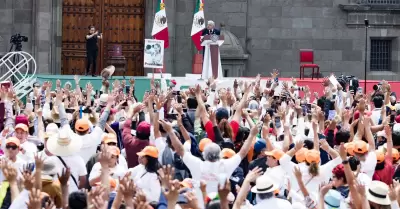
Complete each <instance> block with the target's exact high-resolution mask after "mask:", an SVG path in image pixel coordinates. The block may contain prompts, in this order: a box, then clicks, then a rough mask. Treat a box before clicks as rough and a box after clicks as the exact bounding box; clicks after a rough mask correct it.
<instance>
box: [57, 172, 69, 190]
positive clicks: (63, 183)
mask: <svg viewBox="0 0 400 209" xmlns="http://www.w3.org/2000/svg"><path fill="white" fill-rule="evenodd" d="M57 176H58V181H59V182H60V184H61V186H68V181H69V177H70V176H71V169H70V168H66V169H65V168H63V170H62V173H61V176H60V175H59V174H57Z"/></svg>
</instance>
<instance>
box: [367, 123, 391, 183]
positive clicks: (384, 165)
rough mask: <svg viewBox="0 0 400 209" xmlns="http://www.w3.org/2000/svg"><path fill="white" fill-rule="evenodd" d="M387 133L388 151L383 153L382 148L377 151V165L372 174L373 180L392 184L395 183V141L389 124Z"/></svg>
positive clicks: (386, 127)
mask: <svg viewBox="0 0 400 209" xmlns="http://www.w3.org/2000/svg"><path fill="white" fill-rule="evenodd" d="M385 134H386V140H387V142H386V144H387V149H386V150H387V153H386V155H385V153H383V151H382V150H377V151H375V154H376V160H377V163H376V166H375V173H374V175H373V176H372V180H378V181H382V182H384V183H386V184H387V185H390V184H392V183H393V175H394V168H393V154H392V153H393V141H392V130H391V128H390V127H389V126H385Z"/></svg>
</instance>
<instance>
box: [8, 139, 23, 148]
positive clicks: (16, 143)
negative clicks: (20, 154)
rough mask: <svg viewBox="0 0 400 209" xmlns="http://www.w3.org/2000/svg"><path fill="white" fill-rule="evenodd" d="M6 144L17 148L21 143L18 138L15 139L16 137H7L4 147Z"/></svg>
mask: <svg viewBox="0 0 400 209" xmlns="http://www.w3.org/2000/svg"><path fill="white" fill-rule="evenodd" d="M7 144H15V145H17V146H18V147H19V146H20V145H21V142H20V141H19V139H18V138H16V137H9V138H8V139H7V140H6V145H7Z"/></svg>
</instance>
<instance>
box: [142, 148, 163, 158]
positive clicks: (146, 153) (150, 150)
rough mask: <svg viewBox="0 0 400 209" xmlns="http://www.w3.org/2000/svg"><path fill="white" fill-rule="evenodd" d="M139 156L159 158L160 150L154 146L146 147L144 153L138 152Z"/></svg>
mask: <svg viewBox="0 0 400 209" xmlns="http://www.w3.org/2000/svg"><path fill="white" fill-rule="evenodd" d="M137 155H139V156H150V157H154V158H158V149H157V148H156V147H154V146H146V147H145V148H144V149H143V150H142V151H140V152H138V153H137Z"/></svg>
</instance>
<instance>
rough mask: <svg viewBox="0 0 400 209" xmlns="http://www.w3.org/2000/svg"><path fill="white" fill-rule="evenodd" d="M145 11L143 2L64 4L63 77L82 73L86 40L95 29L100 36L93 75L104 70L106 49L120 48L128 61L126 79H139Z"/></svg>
mask: <svg viewBox="0 0 400 209" xmlns="http://www.w3.org/2000/svg"><path fill="white" fill-rule="evenodd" d="M144 8H145V4H144V0H63V24H62V29H63V34H62V74H67V75H73V74H84V73H85V70H86V40H85V36H86V35H87V33H88V31H89V29H88V27H89V26H90V25H94V26H95V27H96V29H97V30H99V31H101V32H102V33H103V40H101V41H100V40H99V42H98V46H99V54H98V59H97V70H96V74H99V73H100V71H101V70H102V69H103V68H104V67H106V66H107V61H108V59H110V57H109V49H111V48H112V46H114V45H121V46H122V55H123V56H125V58H126V60H127V66H126V75H130V76H133V75H134V76H142V75H143V74H144V69H143V45H144V16H145V9H144ZM115 74H116V75H122V73H119V72H116V73H115Z"/></svg>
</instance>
